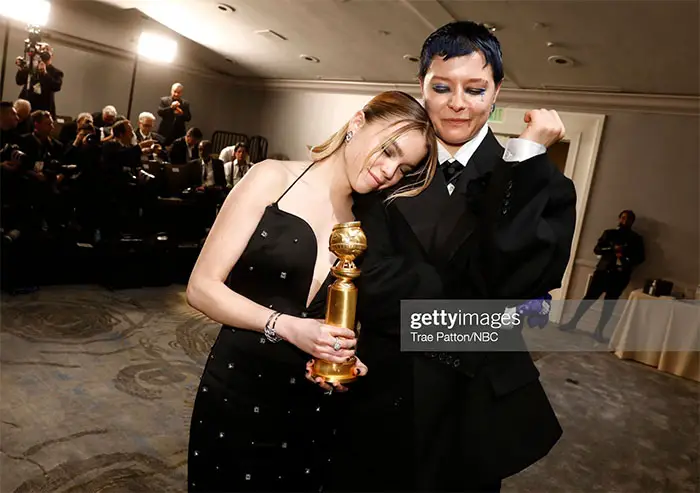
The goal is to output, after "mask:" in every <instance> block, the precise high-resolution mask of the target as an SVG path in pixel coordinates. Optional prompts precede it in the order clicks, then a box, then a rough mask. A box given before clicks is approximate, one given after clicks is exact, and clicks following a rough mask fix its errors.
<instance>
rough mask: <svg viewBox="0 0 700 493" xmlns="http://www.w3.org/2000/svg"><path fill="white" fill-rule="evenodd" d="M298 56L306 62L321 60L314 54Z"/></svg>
mask: <svg viewBox="0 0 700 493" xmlns="http://www.w3.org/2000/svg"><path fill="white" fill-rule="evenodd" d="M299 58H301V59H302V60H306V61H307V62H311V63H318V62H320V61H321V60H319V59H318V58H316V57H315V56H311V55H299Z"/></svg>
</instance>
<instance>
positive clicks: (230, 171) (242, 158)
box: [220, 142, 252, 188]
mask: <svg viewBox="0 0 700 493" xmlns="http://www.w3.org/2000/svg"><path fill="white" fill-rule="evenodd" d="M221 154H223V152H222V153H221ZM220 156H221V155H220ZM231 157H232V159H230V160H229V161H224V172H225V173H226V186H227V187H229V188H233V187H235V186H236V183H238V182H239V181H241V179H242V178H243V177H244V176H245V174H246V173H247V172H248V170H249V169H250V167H251V166H252V165H251V163H250V155H249V154H248V145H247V144H245V143H243V142H241V143H238V144H236V145H235V147H234V150H233V155H232V156H231Z"/></svg>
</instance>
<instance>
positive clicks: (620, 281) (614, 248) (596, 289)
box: [560, 210, 644, 342]
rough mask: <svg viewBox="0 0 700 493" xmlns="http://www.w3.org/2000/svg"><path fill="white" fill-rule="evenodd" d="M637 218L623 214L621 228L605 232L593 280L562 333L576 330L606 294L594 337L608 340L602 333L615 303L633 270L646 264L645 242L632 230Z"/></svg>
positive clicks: (623, 212)
mask: <svg viewBox="0 0 700 493" xmlns="http://www.w3.org/2000/svg"><path fill="white" fill-rule="evenodd" d="M635 218H636V216H635V214H634V212H632V211H630V210H625V211H622V212H621V213H620V214H619V216H618V219H619V224H618V227H617V228H615V229H606V230H605V231H604V232H603V234H602V235H601V237H600V238H599V239H598V243H597V244H596V246H595V248H594V249H593V252H594V253H595V254H596V255H599V256H600V260H599V261H598V265H597V266H596V270H595V272H594V273H593V278H592V279H591V282H590V284H589V285H588V289H587V290H586V294H585V295H584V296H583V300H582V301H581V304H580V305H579V306H578V309H577V310H576V313H575V314H574V316H573V317H572V319H571V320H570V321H569V323H567V324H565V325H562V326H561V327H560V329H561V330H564V331H570V330H574V329H575V328H576V324H578V322H579V320H581V318H582V317H583V314H584V313H586V311H587V310H588V309H589V308H590V307H591V305H593V303H594V302H595V300H597V299H598V298H600V295H601V294H603V293H605V301H606V303H604V304H603V312H602V314H601V316H600V321H599V322H598V326H597V327H596V330H595V333H594V334H593V337H594V338H595V339H596V340H597V341H599V342H604V341H605V339H604V337H603V330H604V329H605V325H606V324H607V323H608V320H610V317H611V316H612V312H613V308H614V307H615V305H614V301H615V300H617V299H619V298H620V295H621V294H622V292H623V291H624V290H625V288H626V287H627V285H628V284H629V282H630V277H631V276H632V270H633V269H634V268H635V267H637V266H638V265H639V264H641V263H642V262H644V240H643V238H642V236H641V235H639V234H638V233H636V232H634V231H632V225H633V224H634V220H635Z"/></svg>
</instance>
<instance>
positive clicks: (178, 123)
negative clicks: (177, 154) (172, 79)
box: [158, 82, 192, 146]
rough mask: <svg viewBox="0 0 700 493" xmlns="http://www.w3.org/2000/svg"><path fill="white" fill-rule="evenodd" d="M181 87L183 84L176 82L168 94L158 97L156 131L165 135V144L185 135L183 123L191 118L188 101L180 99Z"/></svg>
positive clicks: (182, 87)
mask: <svg viewBox="0 0 700 493" xmlns="http://www.w3.org/2000/svg"><path fill="white" fill-rule="evenodd" d="M183 89H184V86H183V85H182V84H180V83H179V82H176V83H175V84H173V86H172V87H171V88H170V96H167V97H163V98H160V106H159V107H158V116H160V117H161V121H160V125H158V133H159V134H160V135H162V136H163V137H165V145H166V146H168V145H170V144H171V143H173V142H174V141H175V140H176V139H179V138H180V137H183V136H184V135H185V132H186V127H185V124H186V123H187V122H189V121H190V120H191V119H192V113H191V112H190V103H189V102H188V101H186V100H184V99H182V90H183Z"/></svg>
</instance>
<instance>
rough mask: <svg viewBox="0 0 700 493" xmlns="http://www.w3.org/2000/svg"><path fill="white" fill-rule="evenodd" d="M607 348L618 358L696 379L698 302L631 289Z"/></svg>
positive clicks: (699, 336) (699, 347)
mask: <svg viewBox="0 0 700 493" xmlns="http://www.w3.org/2000/svg"><path fill="white" fill-rule="evenodd" d="M609 348H610V350H611V351H613V352H614V354H615V356H617V357H618V358H620V359H631V360H635V361H639V362H640V363H644V364H646V365H650V366H653V367H655V368H658V369H659V370H661V371H664V372H667V373H672V374H674V375H678V376H681V377H685V378H689V379H692V380H696V381H699V382H700V302H698V301H695V300H692V301H681V300H675V299H673V298H670V297H655V296H649V295H647V294H645V293H644V292H642V290H636V291H633V292H632V293H630V296H629V299H628V300H627V301H626V306H625V310H624V312H623V313H622V316H621V317H620V321H619V322H618V324H617V327H616V328H615V331H614V332H613V335H612V337H611V339H610V346H609Z"/></svg>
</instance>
